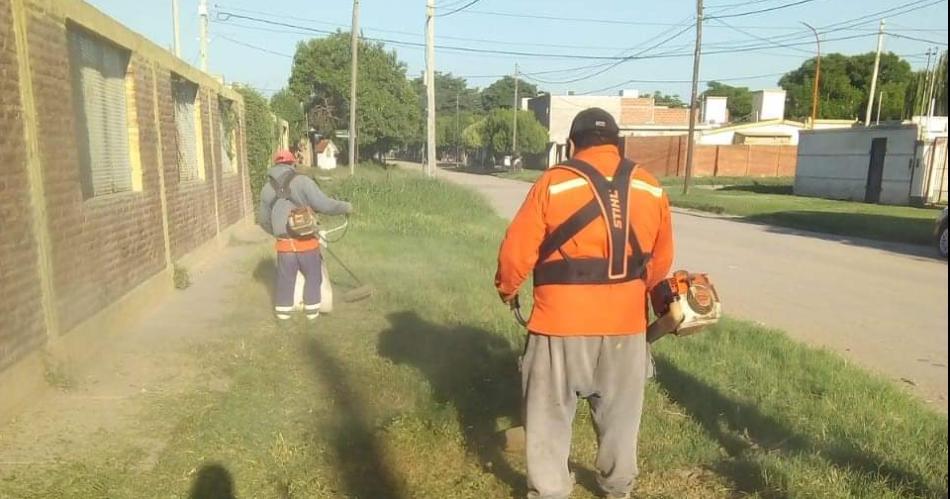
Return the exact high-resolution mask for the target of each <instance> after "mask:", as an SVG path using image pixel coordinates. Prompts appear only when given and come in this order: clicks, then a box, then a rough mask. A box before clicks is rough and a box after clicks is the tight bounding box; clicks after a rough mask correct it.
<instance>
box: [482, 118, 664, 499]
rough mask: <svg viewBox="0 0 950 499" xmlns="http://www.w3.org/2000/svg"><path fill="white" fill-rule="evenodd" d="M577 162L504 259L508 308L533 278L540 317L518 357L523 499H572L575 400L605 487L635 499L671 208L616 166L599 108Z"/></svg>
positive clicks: (526, 221)
mask: <svg viewBox="0 0 950 499" xmlns="http://www.w3.org/2000/svg"><path fill="white" fill-rule="evenodd" d="M570 147H571V150H572V151H576V152H575V153H574V154H573V157H572V158H571V159H570V160H568V161H566V162H564V163H562V164H559V165H555V166H553V167H551V168H550V169H548V170H547V171H546V172H544V174H543V175H541V177H540V178H539V179H538V181H537V182H536V183H535V184H534V186H533V187H532V188H531V191H530V192H529V193H528V196H527V198H526V199H525V201H524V204H523V205H522V207H521V209H520V210H519V211H518V213H517V214H516V215H515V218H514V220H512V222H511V226H510V227H509V228H508V232H507V233H506V235H505V239H504V241H503V242H502V244H501V250H500V252H499V255H498V272H497V274H496V277H495V285H496V288H497V289H498V293H499V294H500V295H501V298H502V300H503V301H504V302H506V303H511V302H512V301H513V300H514V299H515V298H516V297H517V293H518V288H519V287H520V286H521V284H522V283H523V282H524V281H525V280H526V279H527V277H528V275H529V274H531V273H533V277H534V309H533V310H532V313H531V318H530V320H529V321H528V330H529V332H530V334H529V335H528V344H527V346H526V348H525V353H524V356H523V357H522V364H521V373H522V394H523V396H524V399H523V400H524V410H525V412H524V414H525V437H526V441H525V445H526V453H527V471H528V490H529V493H528V497H538V498H546V499H547V498H551V499H561V498H567V497H568V496H569V495H570V493H571V490H572V487H573V481H572V478H571V474H570V471H569V470H568V458H569V454H570V449H571V425H572V421H573V419H574V413H575V411H576V406H577V400H578V398H584V399H587V401H588V403H589V404H590V408H591V411H592V413H593V418H594V423H595V429H596V431H597V436H598V442H599V450H598V454H597V461H596V468H597V470H598V472H599V473H598V483H599V485H600V487H601V488H602V489H603V492H604V494H605V495H606V496H607V497H616V498H623V497H629V495H630V491H631V490H632V489H633V487H634V485H635V481H636V477H637V474H638V468H637V451H636V449H637V438H638V433H639V427H640V416H641V413H642V409H643V396H644V388H645V385H646V380H647V378H648V376H649V371H650V360H649V352H648V346H647V342H646V335H645V331H646V326H647V291H648V290H649V289H650V288H652V287H653V286H654V285H655V284H657V283H658V282H659V281H661V280H662V279H663V278H664V277H665V276H666V274H667V273H668V272H669V270H670V265H671V264H672V262H673V232H672V226H671V223H670V210H669V201H668V199H667V197H666V194H665V193H664V192H663V190H662V189H661V188H660V185H659V183H658V182H657V181H656V179H655V178H653V176H651V175H650V174H649V173H647V172H646V171H645V170H643V169H642V168H637V167H636V165H634V164H633V163H632V162H630V161H628V160H625V159H624V158H623V157H621V154H620V149H619V129H618V127H617V123H616V121H615V120H614V119H613V117H612V116H611V115H610V114H609V113H607V112H606V111H604V110H603V109H599V108H591V109H586V110H584V111H582V112H581V113H579V114H578V115H577V117H576V118H575V119H574V122H573V124H572V126H571V132H570Z"/></svg>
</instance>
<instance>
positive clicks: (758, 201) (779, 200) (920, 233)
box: [497, 170, 937, 245]
mask: <svg viewBox="0 0 950 499" xmlns="http://www.w3.org/2000/svg"><path fill="white" fill-rule="evenodd" d="M540 174H541V172H539V171H532V170H526V171H524V172H518V173H510V172H503V173H498V174H497V175H498V176H499V177H505V178H511V179H514V180H523V181H526V182H534V181H535V180H537V177H538V176H540ZM662 183H663V185H664V186H665V187H666V192H667V193H668V194H669V196H670V203H671V204H672V205H673V206H677V207H680V208H688V209H693V210H699V211H706V212H711V213H717V214H725V215H735V216H739V217H742V218H744V219H745V220H748V221H752V222H760V223H766V224H770V225H776V226H780V227H789V228H793V229H801V230H810V231H814V232H823V233H827V234H836V235H840V236H849V237H863V238H868V239H877V240H880V241H890V242H898V243H910V244H927V245H929V244H932V243H933V223H934V220H935V219H936V217H937V212H936V211H935V210H934V209H930V208H912V207H909V206H885V205H875V204H866V203H855V202H850V201H836V200H831V199H818V198H807V197H799V196H794V195H793V194H792V184H793V183H794V178H791V177H777V178H747V177H698V178H694V179H692V185H693V186H694V188H693V189H690V193H689V195H683V193H682V185H683V179H682V178H664V179H662Z"/></svg>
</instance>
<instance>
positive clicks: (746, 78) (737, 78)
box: [583, 73, 786, 95]
mask: <svg viewBox="0 0 950 499" xmlns="http://www.w3.org/2000/svg"><path fill="white" fill-rule="evenodd" d="M785 74H786V73H768V74H761V75H752V76H734V77H728V78H708V79H703V80H699V81H700V82H702V83H709V82H711V81H722V82H724V81H749V80H761V79H763V78H773V77H776V76H784V75H785ZM691 82H692V80H641V79H633V80H627V81H622V82H620V83H617V84H615V85H610V86H607V87H603V88H598V89H597V90H591V91H588V92H583V94H584V95H592V94H598V93H601V92H606V91H607V90H613V89H615V88H620V87H622V86H624V85H630V84H631V83H647V84H672V83H691Z"/></svg>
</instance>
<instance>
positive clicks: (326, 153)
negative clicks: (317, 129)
mask: <svg viewBox="0 0 950 499" xmlns="http://www.w3.org/2000/svg"><path fill="white" fill-rule="evenodd" d="M338 154H340V149H339V148H337V146H336V144H334V143H333V141H332V140H330V139H320V140H319V141H317V144H316V145H315V146H314V147H313V157H314V162H315V163H316V164H315V165H314V166H316V167H317V168H319V169H321V170H332V169H334V168H336V156H337V155H338Z"/></svg>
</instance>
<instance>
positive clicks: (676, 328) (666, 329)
mask: <svg viewBox="0 0 950 499" xmlns="http://www.w3.org/2000/svg"><path fill="white" fill-rule="evenodd" d="M650 304H651V305H652V306H653V314H654V315H655V316H656V317H657V318H656V320H655V321H653V322H652V323H651V324H650V326H649V327H648V328H647V341H648V342H650V343H653V342H654V341H656V340H658V339H660V338H662V337H664V336H666V335H667V334H673V335H675V336H688V335H691V334H695V333H698V332H700V331H702V330H703V328H705V327H706V326H709V325H712V324H715V323H717V322H719V319H720V317H722V302H720V300H719V294H718V293H716V287H715V286H713V283H712V281H710V280H709V276H708V275H706V274H691V273H689V272H687V271H685V270H678V271H676V272H674V273H673V275H672V277H670V278H668V279H665V280H663V281H662V282H660V283H659V284H657V285H656V286H654V287H653V289H652V290H650Z"/></svg>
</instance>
